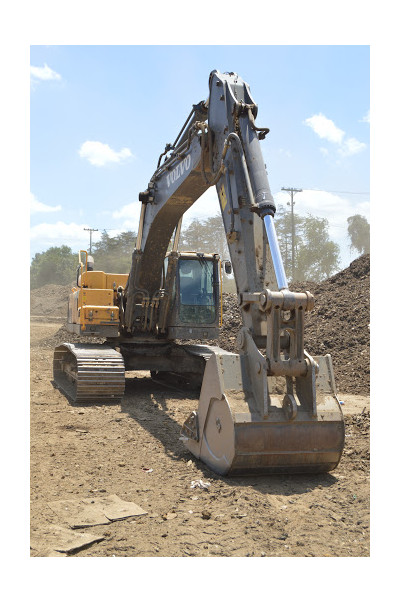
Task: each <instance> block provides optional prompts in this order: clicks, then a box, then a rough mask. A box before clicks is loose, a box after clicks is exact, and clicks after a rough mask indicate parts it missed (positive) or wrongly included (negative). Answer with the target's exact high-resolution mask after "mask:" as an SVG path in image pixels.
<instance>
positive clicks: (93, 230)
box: [83, 228, 98, 255]
mask: <svg viewBox="0 0 400 602" xmlns="http://www.w3.org/2000/svg"><path fill="white" fill-rule="evenodd" d="M83 229H84V230H88V231H89V232H90V250H89V253H90V255H91V254H92V232H98V229H97V228H83Z"/></svg>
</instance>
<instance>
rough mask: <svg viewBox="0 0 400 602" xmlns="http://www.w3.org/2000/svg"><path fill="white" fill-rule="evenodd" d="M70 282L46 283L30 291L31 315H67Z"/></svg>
mask: <svg viewBox="0 0 400 602" xmlns="http://www.w3.org/2000/svg"><path fill="white" fill-rule="evenodd" d="M72 286H73V285H72V284H66V285H62V284H46V285H45V286H42V287H40V288H37V289H34V290H32V291H31V316H49V317H59V316H65V318H66V317H67V309H68V296H69V294H70V293H71V289H72Z"/></svg>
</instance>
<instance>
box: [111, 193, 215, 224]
mask: <svg viewBox="0 0 400 602" xmlns="http://www.w3.org/2000/svg"><path fill="white" fill-rule="evenodd" d="M140 210H141V203H140V202H138V201H134V202H133V203H129V204H128V205H124V206H123V207H121V209H118V210H116V211H114V212H113V213H112V217H113V219H115V220H120V221H119V227H120V228H122V230H124V229H125V230H126V229H131V230H135V231H136V232H137V230H138V227H139V219H140ZM219 214H220V208H219V201H218V195H217V191H216V189H215V187H214V186H211V188H209V189H208V190H206V192H205V193H204V194H203V195H202V196H201V197H199V198H198V200H197V201H196V202H195V203H194V204H193V205H192V206H191V207H190V209H188V210H187V211H186V213H184V215H183V220H182V228H183V229H184V228H186V227H187V226H188V225H189V223H190V222H192V221H193V220H194V219H199V220H203V219H207V218H208V217H213V216H214V215H219Z"/></svg>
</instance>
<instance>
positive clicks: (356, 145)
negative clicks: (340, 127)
mask: <svg viewBox="0 0 400 602" xmlns="http://www.w3.org/2000/svg"><path fill="white" fill-rule="evenodd" d="M364 148H367V145H366V144H365V143H364V142H359V141H358V140H357V139H356V138H347V139H346V140H345V141H344V142H343V144H342V146H341V147H340V148H339V153H340V154H341V155H342V156H343V157H349V156H350V155H356V154H357V153H359V152H361V151H362V150H364Z"/></svg>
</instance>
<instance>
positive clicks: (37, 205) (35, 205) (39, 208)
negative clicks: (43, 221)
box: [30, 193, 61, 214]
mask: <svg viewBox="0 0 400 602" xmlns="http://www.w3.org/2000/svg"><path fill="white" fill-rule="evenodd" d="M30 197H31V213H32V214H33V213H50V212H53V211H61V205H56V206H55V207H53V206H51V205H45V203H41V202H40V201H38V200H37V198H36V197H35V195H34V194H32V193H30Z"/></svg>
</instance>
